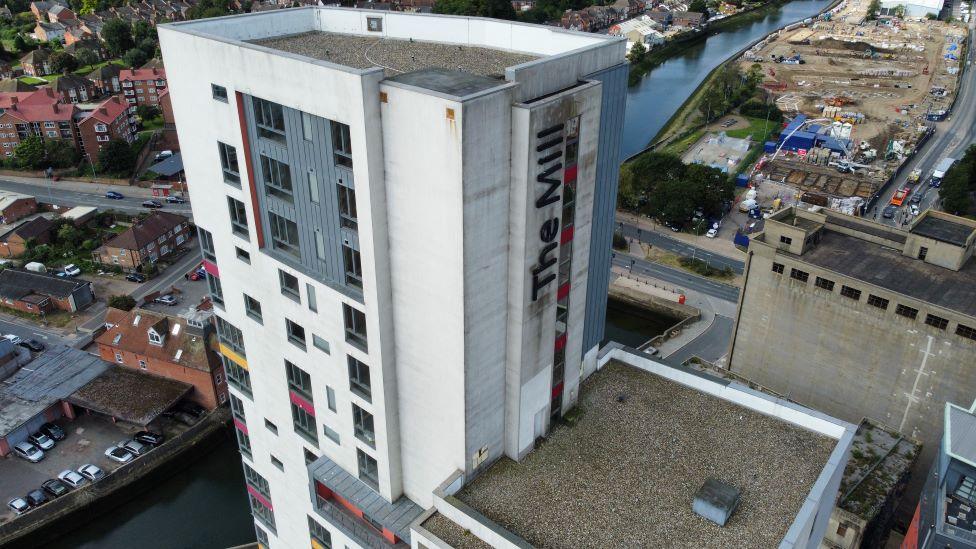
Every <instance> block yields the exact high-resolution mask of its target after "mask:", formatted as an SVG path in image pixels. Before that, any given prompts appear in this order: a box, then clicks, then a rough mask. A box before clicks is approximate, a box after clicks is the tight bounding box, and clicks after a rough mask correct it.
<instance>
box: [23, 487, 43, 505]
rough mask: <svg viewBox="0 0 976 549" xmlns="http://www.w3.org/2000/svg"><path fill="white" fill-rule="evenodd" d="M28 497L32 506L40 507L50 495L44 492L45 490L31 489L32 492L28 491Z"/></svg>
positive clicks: (28, 501)
mask: <svg viewBox="0 0 976 549" xmlns="http://www.w3.org/2000/svg"><path fill="white" fill-rule="evenodd" d="M26 499H27V503H28V504H30V506H31V507H38V506H40V505H44V504H45V503H47V502H48V497H47V494H45V493H44V490H31V491H30V492H27V498H26Z"/></svg>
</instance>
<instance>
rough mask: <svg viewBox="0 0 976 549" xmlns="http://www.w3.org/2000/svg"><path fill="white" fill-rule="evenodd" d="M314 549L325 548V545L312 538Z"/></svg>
mask: <svg viewBox="0 0 976 549" xmlns="http://www.w3.org/2000/svg"><path fill="white" fill-rule="evenodd" d="M312 549H325V547H324V546H323V545H322V544H321V543H319V542H318V541H316V540H314V539H313V540H312Z"/></svg>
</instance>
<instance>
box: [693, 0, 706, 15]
mask: <svg viewBox="0 0 976 549" xmlns="http://www.w3.org/2000/svg"><path fill="white" fill-rule="evenodd" d="M688 11H694V12H698V13H700V14H702V15H704V17H703V19H708V4H706V3H705V0H691V4H688Z"/></svg>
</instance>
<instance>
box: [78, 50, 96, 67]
mask: <svg viewBox="0 0 976 549" xmlns="http://www.w3.org/2000/svg"><path fill="white" fill-rule="evenodd" d="M75 59H77V60H78V64H79V65H81V66H83V67H89V68H91V66H92V65H94V64H95V63H98V56H97V55H95V52H93V51H91V50H88V49H80V50H78V52H77V53H75Z"/></svg>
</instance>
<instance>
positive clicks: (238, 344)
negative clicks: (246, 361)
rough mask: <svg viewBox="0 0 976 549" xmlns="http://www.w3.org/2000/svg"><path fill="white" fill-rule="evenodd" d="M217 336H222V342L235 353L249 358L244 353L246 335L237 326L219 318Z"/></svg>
mask: <svg viewBox="0 0 976 549" xmlns="http://www.w3.org/2000/svg"><path fill="white" fill-rule="evenodd" d="M217 335H218V336H220V342H221V343H223V344H224V345H227V346H228V347H230V348H231V350H233V351H234V352H235V353H237V354H239V355H241V356H247V355H246V354H245V353H244V335H243V334H242V333H241V331H240V330H238V329H237V327H236V326H234V325H233V324H231V323H230V322H227V321H226V320H224V319H223V318H221V317H219V316H218V317H217Z"/></svg>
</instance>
